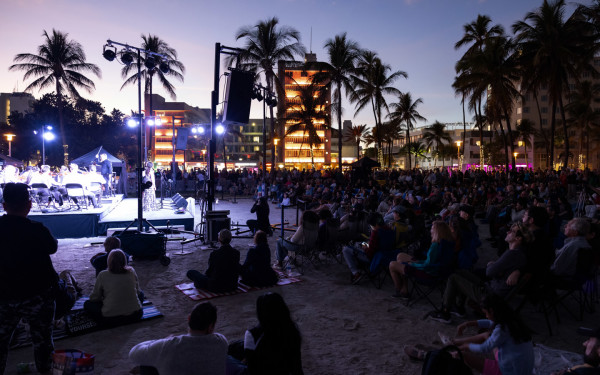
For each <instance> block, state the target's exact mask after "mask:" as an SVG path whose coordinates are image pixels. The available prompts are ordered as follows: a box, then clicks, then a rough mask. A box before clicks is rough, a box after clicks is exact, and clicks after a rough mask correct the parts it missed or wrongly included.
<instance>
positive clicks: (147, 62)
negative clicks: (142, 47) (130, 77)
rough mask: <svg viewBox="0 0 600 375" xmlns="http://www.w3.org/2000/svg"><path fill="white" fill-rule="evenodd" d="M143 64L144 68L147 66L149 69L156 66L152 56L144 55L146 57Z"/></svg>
mask: <svg viewBox="0 0 600 375" xmlns="http://www.w3.org/2000/svg"><path fill="white" fill-rule="evenodd" d="M144 65H146V68H148V69H149V70H152V69H154V67H155V66H156V59H155V58H154V56H152V55H150V56H146V59H145V60H144Z"/></svg>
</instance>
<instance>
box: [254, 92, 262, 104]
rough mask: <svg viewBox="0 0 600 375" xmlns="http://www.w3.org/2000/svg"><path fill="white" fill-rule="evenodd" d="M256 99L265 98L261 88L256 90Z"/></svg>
mask: <svg viewBox="0 0 600 375" xmlns="http://www.w3.org/2000/svg"><path fill="white" fill-rule="evenodd" d="M256 100H258V101H259V102H260V101H261V100H263V96H262V94H261V93H260V90H256Z"/></svg>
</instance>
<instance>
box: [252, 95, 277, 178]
mask: <svg viewBox="0 0 600 375" xmlns="http://www.w3.org/2000/svg"><path fill="white" fill-rule="evenodd" d="M252 99H256V100H258V101H259V102H260V101H261V100H263V99H264V100H263V139H262V144H263V178H265V177H266V176H267V106H269V107H271V108H272V107H275V106H276V105H277V98H275V94H273V93H272V92H271V91H270V90H269V89H268V88H266V87H264V86H262V85H255V86H254V89H253V90H252ZM275 149H277V144H275ZM275 163H277V160H275ZM274 167H275V166H274V165H272V166H271V170H273V168H274Z"/></svg>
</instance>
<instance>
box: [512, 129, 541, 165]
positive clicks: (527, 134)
mask: <svg viewBox="0 0 600 375" xmlns="http://www.w3.org/2000/svg"><path fill="white" fill-rule="evenodd" d="M515 129H516V133H517V134H516V138H517V139H519V138H521V141H522V142H523V147H524V148H525V165H527V166H528V165H529V160H528V159H527V158H528V156H527V147H529V148H531V146H532V145H531V136H532V135H536V134H537V132H536V131H535V127H534V123H533V121H531V120H528V119H522V120H521V122H519V123H518V124H517V126H516V127H515Z"/></svg>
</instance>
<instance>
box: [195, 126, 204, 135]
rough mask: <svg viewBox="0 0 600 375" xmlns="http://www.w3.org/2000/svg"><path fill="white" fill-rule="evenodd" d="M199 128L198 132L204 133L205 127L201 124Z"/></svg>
mask: <svg viewBox="0 0 600 375" xmlns="http://www.w3.org/2000/svg"><path fill="white" fill-rule="evenodd" d="M197 129H198V134H204V127H202V126H199V127H198V128H197Z"/></svg>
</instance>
